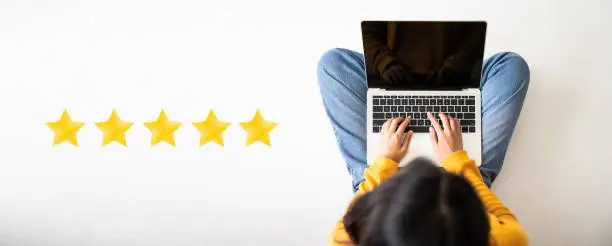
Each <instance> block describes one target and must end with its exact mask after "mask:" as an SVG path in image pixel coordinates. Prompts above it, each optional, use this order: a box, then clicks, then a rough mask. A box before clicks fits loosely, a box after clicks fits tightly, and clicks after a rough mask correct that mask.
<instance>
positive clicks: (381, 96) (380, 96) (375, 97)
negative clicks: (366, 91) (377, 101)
mask: <svg viewBox="0 0 612 246" xmlns="http://www.w3.org/2000/svg"><path fill="white" fill-rule="evenodd" d="M374 98H383V96H374Z"/></svg>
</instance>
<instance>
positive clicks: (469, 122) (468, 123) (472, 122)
mask: <svg viewBox="0 0 612 246" xmlns="http://www.w3.org/2000/svg"><path fill="white" fill-rule="evenodd" d="M461 125H462V126H475V125H476V121H475V120H462V121H461Z"/></svg>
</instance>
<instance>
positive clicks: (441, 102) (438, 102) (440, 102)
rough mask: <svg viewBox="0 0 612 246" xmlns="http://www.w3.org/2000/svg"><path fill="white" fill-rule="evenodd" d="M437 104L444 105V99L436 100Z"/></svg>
mask: <svg viewBox="0 0 612 246" xmlns="http://www.w3.org/2000/svg"><path fill="white" fill-rule="evenodd" d="M436 104H437V105H443V104H444V100H442V99H436Z"/></svg>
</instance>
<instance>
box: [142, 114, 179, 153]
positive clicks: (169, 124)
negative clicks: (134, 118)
mask: <svg viewBox="0 0 612 246" xmlns="http://www.w3.org/2000/svg"><path fill="white" fill-rule="evenodd" d="M144 124H145V126H146V127H147V128H149V131H151V146H153V145H156V144H158V143H160V142H166V143H169V144H170V145H172V146H175V144H174V132H175V131H176V130H177V129H178V128H179V127H181V123H180V122H176V121H170V120H168V117H167V116H166V113H165V112H164V110H162V111H161V112H160V113H159V117H157V120H156V121H152V122H145V123H144Z"/></svg>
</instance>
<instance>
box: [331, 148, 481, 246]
mask: <svg viewBox="0 0 612 246" xmlns="http://www.w3.org/2000/svg"><path fill="white" fill-rule="evenodd" d="M343 222H344V227H345V230H346V232H347V233H348V234H349V236H350V237H351V240H352V241H353V243H355V244H357V245H360V246H407V245H410V246H425V245H427V246H438V245H439V246H442V245H444V246H451V245H452V246H459V245H466V246H468V245H469V246H480V245H488V242H489V230H490V227H489V220H488V215H487V213H486V211H485V209H484V206H483V204H482V202H481V201H480V199H479V198H478V196H477V195H476V192H475V191H474V188H472V186H471V185H470V184H469V183H468V181H467V180H465V178H463V177H462V176H458V175H455V174H451V173H448V172H446V171H445V170H444V169H442V168H440V167H437V166H435V165H434V164H433V163H432V162H431V161H430V160H428V159H424V158H420V159H416V160H414V161H412V162H411V163H409V164H408V165H407V166H406V167H403V168H400V170H399V171H398V172H397V173H395V174H394V175H393V176H391V177H390V178H389V179H387V180H386V181H385V182H383V183H382V184H381V185H380V186H378V187H376V188H375V189H374V190H372V191H370V192H368V193H366V194H364V195H363V196H361V197H360V198H357V199H356V200H355V201H354V202H353V204H352V205H351V207H350V208H349V210H348V212H347V213H346V215H344V221H343Z"/></svg>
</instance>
